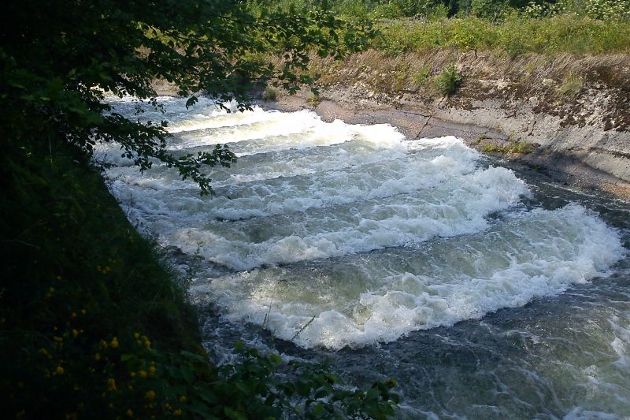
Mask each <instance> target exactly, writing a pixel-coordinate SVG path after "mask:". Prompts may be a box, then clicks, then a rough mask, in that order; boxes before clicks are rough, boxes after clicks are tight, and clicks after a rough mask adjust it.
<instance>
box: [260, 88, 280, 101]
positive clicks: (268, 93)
mask: <svg viewBox="0 0 630 420" xmlns="http://www.w3.org/2000/svg"><path fill="white" fill-rule="evenodd" d="M263 99H264V100H265V101H272V102H273V101H275V100H276V99H278V90H277V89H276V88H274V87H273V86H267V87H266V88H265V91H264V92H263Z"/></svg>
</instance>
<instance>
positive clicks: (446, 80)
mask: <svg viewBox="0 0 630 420" xmlns="http://www.w3.org/2000/svg"><path fill="white" fill-rule="evenodd" d="M461 82H462V75H461V73H460V72H459V70H457V67H456V66H455V64H449V65H448V66H446V67H445V68H444V69H443V70H442V71H441V72H440V73H439V74H438V75H437V76H435V87H436V88H437V90H438V91H439V92H440V93H441V94H442V95H444V96H449V95H452V94H453V93H455V92H456V91H457V89H458V88H459V85H460V84H461Z"/></svg>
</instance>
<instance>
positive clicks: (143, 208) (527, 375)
mask: <svg viewBox="0 0 630 420" xmlns="http://www.w3.org/2000/svg"><path fill="white" fill-rule="evenodd" d="M161 102H162V103H164V105H165V109H166V113H165V114H160V113H159V112H158V111H156V110H152V109H151V108H150V107H148V106H147V107H146V113H145V114H144V116H142V118H144V119H146V120H153V121H155V120H159V119H166V120H169V121H170V126H169V130H170V132H171V133H172V134H173V137H172V138H171V139H169V141H168V148H169V150H171V151H173V153H175V154H185V153H190V152H196V151H201V150H209V149H211V148H212V147H214V145H216V144H224V143H228V144H229V145H230V147H231V148H232V150H233V151H235V152H236V153H237V155H239V157H240V161H239V163H237V164H236V165H235V166H234V167H233V168H230V169H224V168H214V169H213V170H212V172H211V173H210V176H211V178H213V180H214V186H215V189H216V191H217V192H218V194H217V196H216V197H214V198H208V197H201V196H199V195H198V193H197V192H198V190H197V189H196V188H195V186H194V185H193V184H191V183H190V182H188V181H182V180H180V179H179V178H178V177H177V174H176V173H174V172H173V171H170V170H168V169H167V168H165V167H164V166H161V165H159V164H157V165H155V167H154V168H152V169H151V170H148V171H145V172H144V173H139V172H138V171H137V169H135V168H134V167H133V166H132V165H131V164H130V163H131V162H130V161H129V160H126V159H123V158H120V157H119V156H118V154H119V151H118V147H117V146H116V145H115V144H108V145H102V146H100V147H99V150H98V153H97V158H98V159H102V160H106V161H107V162H109V163H111V164H112V165H113V166H112V167H110V168H108V169H107V170H106V172H105V177H106V178H108V179H109V183H110V188H111V191H112V193H113V194H114V195H115V196H116V197H117V199H118V200H119V202H120V203H121V206H122V207H123V208H124V210H125V211H126V212H127V214H128V216H129V218H130V219H131V220H132V221H134V222H135V223H137V224H138V225H139V226H140V227H141V228H142V229H143V230H144V231H145V232H146V233H147V234H149V235H152V236H153V237H155V238H156V239H157V240H158V242H159V243H160V244H161V245H163V246H164V247H165V249H171V250H176V252H174V253H173V254H174V255H176V256H177V258H175V262H176V264H178V266H179V267H180V268H181V269H182V270H184V271H186V270H187V271H189V272H190V271H191V267H193V268H194V279H193V283H192V286H191V298H192V299H193V301H195V302H196V303H197V304H198V305H199V306H200V307H201V308H202V309H204V310H205V311H206V313H208V314H209V315H208V316H206V317H205V318H204V326H203V330H204V336H205V338H206V340H207V341H206V345H207V347H208V348H209V350H210V352H211V353H212V354H214V356H215V358H216V361H217V362H219V363H221V362H226V361H229V359H230V349H231V347H232V345H233V342H234V341H235V340H237V339H241V340H245V341H246V342H248V343H249V344H250V345H255V346H259V347H263V348H274V349H276V350H277V351H280V352H281V353H282V354H283V355H284V357H287V358H301V359H306V360H323V359H329V360H332V361H333V365H334V366H336V369H337V370H338V373H340V374H343V375H344V376H347V377H348V378H350V379H351V380H352V381H354V382H355V383H358V384H361V383H365V382H367V381H371V380H374V379H383V378H384V377H389V376H393V377H396V378H397V379H398V381H399V384H400V391H401V393H403V394H404V398H405V400H404V401H405V403H404V404H403V406H402V407H401V410H400V411H399V413H398V417H400V418H405V419H484V420H486V419H506V418H512V419H540V420H543V419H545V420H546V419H549V420H555V419H563V420H586V419H606V420H609V419H615V420H616V419H626V420H627V419H630V292H629V290H630V259H629V257H628V250H627V249H628V247H629V246H630V233H629V232H630V221H629V219H630V218H628V214H629V213H630V206H628V204H627V203H625V202H623V201H619V200H610V199H606V198H604V197H600V196H598V195H586V194H582V193H579V192H576V191H571V190H568V189H566V188H564V187H562V186H557V185H554V184H553V183H549V182H546V181H545V180H541V179H540V178H539V177H536V176H532V175H531V172H527V171H520V170H519V169H518V168H517V167H512V168H511V169H509V168H506V167H505V166H503V165H499V164H497V162H492V161H489V160H488V159H486V158H484V157H483V156H481V155H480V154H479V153H477V152H476V151H474V150H472V149H470V148H468V147H466V146H465V145H464V144H463V143H462V142H461V141H460V140H458V139H456V138H454V137H443V138H437V139H420V140H406V139H405V138H404V137H403V136H402V135H401V134H400V133H399V132H398V131H397V130H396V129H395V128H393V127H391V126H388V125H383V124H381V125H377V126H361V125H349V124H345V123H343V122H342V121H335V122H333V123H325V122H323V121H322V120H321V119H319V118H318V117H317V116H316V115H315V114H314V113H312V112H309V111H300V112H296V113H281V112H276V111H264V110H262V109H259V108H255V109H254V110H253V111H249V112H245V113H226V112H225V111H222V110H219V109H218V108H217V107H216V106H214V104H213V102H212V101H211V100H209V99H205V98H202V99H201V101H200V103H199V104H198V106H196V107H195V108H194V109H192V110H187V109H186V108H185V106H184V102H185V101H183V100H180V99H175V98H162V99H161ZM112 105H113V107H114V109H115V110H116V111H117V112H120V113H122V114H127V115H132V112H134V111H135V105H134V103H133V101H131V100H128V99H125V100H118V99H112ZM261 327H263V328H261Z"/></svg>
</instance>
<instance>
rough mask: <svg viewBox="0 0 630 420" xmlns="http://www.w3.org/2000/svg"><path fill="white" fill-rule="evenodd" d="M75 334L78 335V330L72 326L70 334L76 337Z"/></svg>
mask: <svg viewBox="0 0 630 420" xmlns="http://www.w3.org/2000/svg"><path fill="white" fill-rule="evenodd" d="M77 335H79V332H78V331H77V330H75V329H74V328H73V329H72V336H73V337H76V336H77Z"/></svg>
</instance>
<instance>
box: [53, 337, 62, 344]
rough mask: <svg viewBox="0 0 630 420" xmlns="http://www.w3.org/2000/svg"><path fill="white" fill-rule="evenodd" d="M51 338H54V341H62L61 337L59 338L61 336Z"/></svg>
mask: <svg viewBox="0 0 630 420" xmlns="http://www.w3.org/2000/svg"><path fill="white" fill-rule="evenodd" d="M53 340H55V341H56V342H58V343H61V342H62V341H63V338H61V337H57V336H54V337H53Z"/></svg>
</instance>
